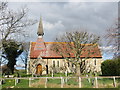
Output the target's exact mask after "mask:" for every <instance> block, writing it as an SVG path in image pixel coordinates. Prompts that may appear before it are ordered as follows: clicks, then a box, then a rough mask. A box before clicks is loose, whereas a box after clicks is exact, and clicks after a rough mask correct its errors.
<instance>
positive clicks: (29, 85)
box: [29, 78, 31, 87]
mask: <svg viewBox="0 0 120 90" xmlns="http://www.w3.org/2000/svg"><path fill="white" fill-rule="evenodd" d="M30 85H31V78H29V87H30Z"/></svg>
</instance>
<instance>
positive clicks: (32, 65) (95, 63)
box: [27, 18, 103, 75]
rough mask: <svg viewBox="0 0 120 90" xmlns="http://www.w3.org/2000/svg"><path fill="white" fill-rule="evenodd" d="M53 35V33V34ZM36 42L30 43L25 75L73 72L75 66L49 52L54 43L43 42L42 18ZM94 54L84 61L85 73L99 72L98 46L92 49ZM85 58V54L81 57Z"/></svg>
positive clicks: (99, 54)
mask: <svg viewBox="0 0 120 90" xmlns="http://www.w3.org/2000/svg"><path fill="white" fill-rule="evenodd" d="M53 33H54V32H53ZM37 35H38V38H37V40H36V42H31V43H30V49H29V56H28V66H27V73H29V74H36V75H44V74H50V73H52V72H54V73H64V72H65V71H67V72H68V73H74V72H75V66H74V65H73V64H72V63H71V62H68V61H66V59H64V58H63V57H62V56H60V55H58V54H57V53H56V52H54V51H52V50H51V46H52V44H54V43H56V42H44V39H43V36H44V30H43V24H42V18H40V22H39V26H38V32H37ZM94 51H95V53H94V54H93V55H91V56H89V58H87V59H86V60H85V65H86V70H85V71H86V72H87V73H89V72H90V71H96V72H100V71H101V63H102V61H103V60H102V55H101V51H100V49H99V46H97V47H95V48H94ZM82 57H83V58H85V54H84V55H82Z"/></svg>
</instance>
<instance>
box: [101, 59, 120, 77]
mask: <svg viewBox="0 0 120 90" xmlns="http://www.w3.org/2000/svg"><path fill="white" fill-rule="evenodd" d="M101 70H102V75H104V76H119V75H120V59H112V60H105V61H104V62H103V63H102V65H101Z"/></svg>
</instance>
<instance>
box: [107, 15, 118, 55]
mask: <svg viewBox="0 0 120 90" xmlns="http://www.w3.org/2000/svg"><path fill="white" fill-rule="evenodd" d="M119 21H120V17H119V18H118V20H117V21H116V22H115V24H114V25H112V26H111V27H110V28H109V29H108V30H107V34H106V35H105V38H106V39H107V40H106V41H107V46H112V47H113V48H112V52H113V53H114V57H116V56H120V32H119V29H120V22H119ZM110 52H111V51H110Z"/></svg>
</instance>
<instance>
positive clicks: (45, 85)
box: [45, 77, 47, 88]
mask: <svg viewBox="0 0 120 90" xmlns="http://www.w3.org/2000/svg"><path fill="white" fill-rule="evenodd" d="M45 88H47V77H46V78H45Z"/></svg>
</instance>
